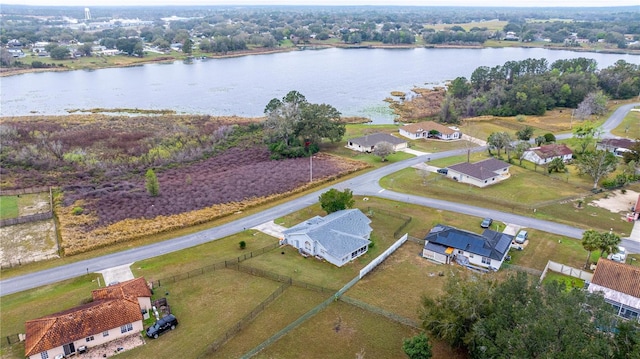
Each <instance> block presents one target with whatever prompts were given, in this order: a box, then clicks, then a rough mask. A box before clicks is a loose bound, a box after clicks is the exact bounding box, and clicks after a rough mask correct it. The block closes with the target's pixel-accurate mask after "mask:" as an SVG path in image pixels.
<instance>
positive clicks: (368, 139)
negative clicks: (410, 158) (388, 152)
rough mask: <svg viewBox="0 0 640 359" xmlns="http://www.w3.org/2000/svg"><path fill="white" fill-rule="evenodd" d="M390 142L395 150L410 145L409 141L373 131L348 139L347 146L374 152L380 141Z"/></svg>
mask: <svg viewBox="0 0 640 359" xmlns="http://www.w3.org/2000/svg"><path fill="white" fill-rule="evenodd" d="M383 142H386V143H389V144H390V145H391V146H393V150H394V151H401V150H403V149H405V148H407V147H408V144H407V141H405V140H402V139H400V138H398V137H395V136H392V135H390V134H387V133H373V134H370V135H365V136H362V137H358V138H352V139H350V140H348V141H347V148H349V149H352V150H354V151H358V152H373V151H374V150H375V148H376V146H378V145H379V144H380V143H383Z"/></svg>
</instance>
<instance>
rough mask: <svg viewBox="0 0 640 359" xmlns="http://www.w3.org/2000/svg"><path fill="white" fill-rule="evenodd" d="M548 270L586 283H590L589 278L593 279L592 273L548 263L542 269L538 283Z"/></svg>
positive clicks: (551, 262)
mask: <svg viewBox="0 0 640 359" xmlns="http://www.w3.org/2000/svg"><path fill="white" fill-rule="evenodd" d="M549 270H550V271H553V272H556V273H560V274H564V275H568V276H570V277H574V278H578V279H582V280H584V281H587V282H591V278H593V273H589V272H585V271H583V270H582V269H577V268H573V267H571V266H568V265H564V264H561V263H556V262H553V261H548V262H547V266H546V267H544V271H543V272H542V275H541V276H540V282H542V280H543V279H544V277H545V276H546V275H547V271H549Z"/></svg>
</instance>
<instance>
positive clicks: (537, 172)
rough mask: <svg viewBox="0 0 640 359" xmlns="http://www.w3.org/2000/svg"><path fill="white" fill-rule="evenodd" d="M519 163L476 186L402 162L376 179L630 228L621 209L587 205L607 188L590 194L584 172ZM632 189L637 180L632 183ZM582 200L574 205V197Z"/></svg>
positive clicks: (582, 222)
mask: <svg viewBox="0 0 640 359" xmlns="http://www.w3.org/2000/svg"><path fill="white" fill-rule="evenodd" d="M485 158H488V155H487V153H484V152H483V153H473V154H471V158H470V160H471V162H476V161H479V160H482V159H485ZM466 160H467V159H466V156H456V157H449V158H446V159H441V160H435V161H432V162H430V163H429V164H430V165H433V166H437V167H447V166H450V165H453V164H456V163H460V162H466ZM523 165H524V166H523V167H520V166H516V165H512V166H511V167H510V169H509V172H510V173H511V176H510V177H509V178H508V179H507V180H504V181H502V182H499V183H496V184H494V185H491V186H488V187H485V188H479V187H475V186H472V185H469V184H463V183H459V182H456V181H453V180H451V179H449V178H446V177H445V176H442V175H440V174H437V173H431V172H425V171H424V170H419V169H415V168H406V169H403V170H401V171H398V172H396V173H394V174H392V175H389V176H386V177H384V178H382V179H381V181H380V184H381V185H382V186H383V187H385V188H388V189H390V190H393V191H397V192H404V193H410V194H415V195H419V196H425V197H431V198H437V199H442V200H447V201H454V202H464V203H467V204H469V205H473V206H478V207H483V208H492V209H496V210H500V211H504V212H512V213H518V214H523V215H526V216H531V217H536V218H541V219H547V220H552V221H555V222H561V223H566V224H570V225H572V226H578V227H582V228H584V229H589V228H594V229H597V230H601V231H608V230H610V229H611V228H613V230H614V231H615V232H616V233H618V234H619V235H621V236H628V235H629V233H631V229H632V225H633V224H632V223H629V222H627V221H623V220H622V219H621V216H622V215H621V214H620V213H613V212H611V211H609V210H607V209H604V208H600V207H594V206H589V203H590V202H592V201H595V200H597V199H600V198H602V197H604V196H607V195H608V194H607V193H606V192H605V193H600V194H593V193H592V192H591V188H592V186H593V183H592V182H591V180H590V179H589V178H587V176H585V175H580V174H579V173H578V170H577V168H576V167H575V166H574V165H569V166H568V167H569V172H568V173H559V174H556V173H554V174H551V175H550V174H548V173H547V172H546V171H544V169H543V168H541V167H538V168H537V169H535V168H534V166H533V165H532V164H531V163H528V162H526V161H524V162H523ZM627 188H628V189H631V190H638V189H640V185H638V184H637V183H636V184H631V185H629V186H628V187H627ZM577 200H583V201H584V205H583V206H582V207H581V208H579V209H578V208H576V201H577Z"/></svg>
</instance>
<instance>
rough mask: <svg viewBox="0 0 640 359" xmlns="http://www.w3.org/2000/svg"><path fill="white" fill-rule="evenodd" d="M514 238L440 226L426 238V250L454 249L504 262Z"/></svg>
mask: <svg viewBox="0 0 640 359" xmlns="http://www.w3.org/2000/svg"><path fill="white" fill-rule="evenodd" d="M512 240H513V236H511V235H508V234H504V233H500V232H496V231H493V230H491V229H485V230H484V232H483V233H482V235H479V234H476V233H472V232H468V231H464V230H461V229H458V228H454V227H449V226H445V225H443V224H438V225H436V226H435V227H433V228H432V229H431V231H430V232H429V234H427V237H426V238H425V241H426V242H425V248H426V249H429V250H433V249H437V247H438V246H439V247H440V248H444V249H446V248H449V247H450V248H454V249H460V250H463V251H465V252H469V253H473V254H477V255H479V256H483V257H487V258H491V259H495V260H498V261H499V260H502V258H504V255H505V254H506V253H507V251H509V246H510V245H511V241H512Z"/></svg>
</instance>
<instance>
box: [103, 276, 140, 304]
mask: <svg viewBox="0 0 640 359" xmlns="http://www.w3.org/2000/svg"><path fill="white" fill-rule="evenodd" d="M91 296H92V297H93V300H101V299H129V300H138V297H151V289H149V286H147V282H146V281H145V280H144V278H143V277H140V278H135V279H131V280H128V281H126V282H122V283H118V284H114V285H110V286H108V287H103V288H100V289H96V290H93V291H92V292H91Z"/></svg>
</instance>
